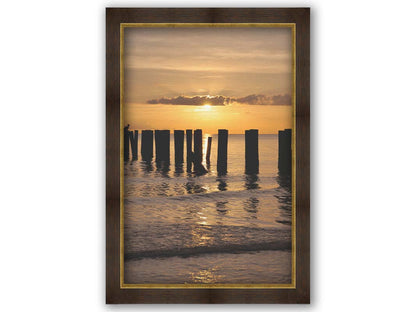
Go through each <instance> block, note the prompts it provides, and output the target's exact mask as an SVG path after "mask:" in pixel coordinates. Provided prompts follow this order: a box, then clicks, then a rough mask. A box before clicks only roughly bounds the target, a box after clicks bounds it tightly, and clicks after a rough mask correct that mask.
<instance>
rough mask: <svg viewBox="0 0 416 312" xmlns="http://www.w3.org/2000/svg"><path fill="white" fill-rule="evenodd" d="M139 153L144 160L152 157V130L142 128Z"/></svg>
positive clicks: (149, 159)
mask: <svg viewBox="0 0 416 312" xmlns="http://www.w3.org/2000/svg"><path fill="white" fill-rule="evenodd" d="M140 148H141V154H142V159H143V160H144V161H151V160H152V158H153V130H142V140H141V146H140Z"/></svg>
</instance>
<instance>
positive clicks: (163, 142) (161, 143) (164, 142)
mask: <svg viewBox="0 0 416 312" xmlns="http://www.w3.org/2000/svg"><path fill="white" fill-rule="evenodd" d="M155 141H156V162H161V161H164V162H167V163H169V160H170V130H155Z"/></svg>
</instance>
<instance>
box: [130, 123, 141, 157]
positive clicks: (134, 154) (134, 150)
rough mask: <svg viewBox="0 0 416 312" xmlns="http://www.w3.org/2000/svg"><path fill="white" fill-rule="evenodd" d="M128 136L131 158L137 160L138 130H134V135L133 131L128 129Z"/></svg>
mask: <svg viewBox="0 0 416 312" xmlns="http://www.w3.org/2000/svg"><path fill="white" fill-rule="evenodd" d="M129 137H130V146H131V154H132V159H133V160H137V145H138V143H139V131H138V130H134V135H133V131H130V133H129Z"/></svg>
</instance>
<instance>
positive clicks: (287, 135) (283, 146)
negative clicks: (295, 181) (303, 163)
mask: <svg viewBox="0 0 416 312" xmlns="http://www.w3.org/2000/svg"><path fill="white" fill-rule="evenodd" d="M278 167H279V173H280V174H285V175H287V174H291V173H292V129H285V130H284V131H279V164H278Z"/></svg>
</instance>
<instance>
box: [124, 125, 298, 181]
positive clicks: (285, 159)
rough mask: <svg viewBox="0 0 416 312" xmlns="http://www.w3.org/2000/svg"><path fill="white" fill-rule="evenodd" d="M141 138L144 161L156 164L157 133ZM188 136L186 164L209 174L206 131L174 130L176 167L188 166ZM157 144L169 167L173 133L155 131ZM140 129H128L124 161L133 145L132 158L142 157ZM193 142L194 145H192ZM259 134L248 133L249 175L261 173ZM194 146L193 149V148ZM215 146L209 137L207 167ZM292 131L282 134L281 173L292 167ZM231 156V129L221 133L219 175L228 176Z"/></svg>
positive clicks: (158, 160)
mask: <svg viewBox="0 0 416 312" xmlns="http://www.w3.org/2000/svg"><path fill="white" fill-rule="evenodd" d="M141 134H142V139H141V157H142V160H143V161H147V162H149V161H152V159H153V130H142V133H141ZM185 134H186V164H187V171H188V172H191V171H192V165H193V166H194V172H196V173H200V174H203V173H206V172H207V170H206V168H205V167H204V166H203V164H202V161H203V151H202V130H201V129H196V130H194V131H192V130H190V129H188V130H186V132H185V131H184V130H174V150H175V166H178V165H182V164H183V163H184V139H185ZM154 138H155V140H154V142H155V151H156V163H164V164H165V165H166V164H169V162H170V130H155V131H154ZM138 139H139V134H138V130H134V131H129V130H128V127H125V128H124V160H128V159H129V145H130V147H131V153H132V159H133V160H137V158H138ZM192 140H193V142H192ZM258 142H259V132H258V130H257V129H250V130H246V131H245V173H246V174H257V173H259V143H258ZM192 143H193V149H192ZM211 145H212V137H208V141H207V151H206V158H205V160H206V164H207V165H209V164H210V162H211ZM291 151H292V130H291V129H286V130H284V131H279V163H278V168H279V172H280V173H283V174H290V173H291V168H292V166H291V165H292V161H291V160H292V152H291ZM227 155H228V130H226V129H219V130H218V150H217V172H218V174H226V173H227Z"/></svg>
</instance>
